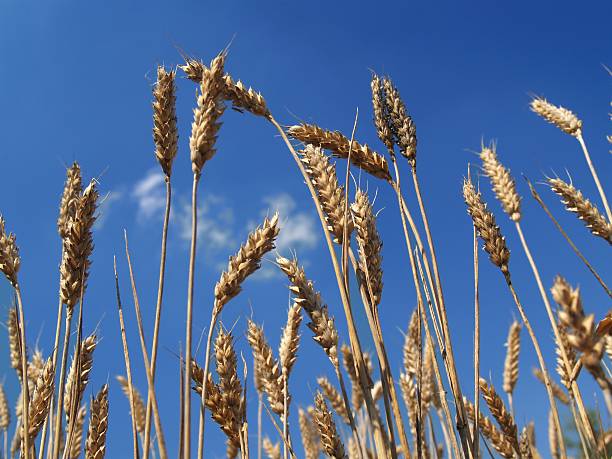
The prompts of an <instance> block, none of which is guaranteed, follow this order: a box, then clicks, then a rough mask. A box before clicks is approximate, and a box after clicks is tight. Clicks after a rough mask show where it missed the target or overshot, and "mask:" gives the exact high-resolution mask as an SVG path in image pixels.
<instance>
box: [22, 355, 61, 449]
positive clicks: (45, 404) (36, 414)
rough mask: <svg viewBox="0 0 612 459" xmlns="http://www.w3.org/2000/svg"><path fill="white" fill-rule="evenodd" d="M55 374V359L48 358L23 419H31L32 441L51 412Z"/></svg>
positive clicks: (30, 434)
mask: <svg viewBox="0 0 612 459" xmlns="http://www.w3.org/2000/svg"><path fill="white" fill-rule="evenodd" d="M54 376H55V372H54V371H53V361H52V359H48V360H47V361H46V362H45V366H44V368H43V371H42V372H41V374H40V375H39V376H38V379H37V380H36V384H35V386H34V390H33V391H32V399H31V400H30V406H29V409H28V415H27V416H22V419H25V418H26V417H27V418H28V419H29V420H30V423H29V430H28V436H29V438H30V440H31V442H32V443H34V439H35V438H36V436H37V435H38V432H40V429H41V428H42V426H43V423H44V422H45V419H46V417H47V415H48V414H49V407H50V406H51V396H52V394H53V390H54V387H55V384H54ZM24 427H25V426H24ZM23 451H27V448H24V449H23Z"/></svg>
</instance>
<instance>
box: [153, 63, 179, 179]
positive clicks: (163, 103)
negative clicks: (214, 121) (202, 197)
mask: <svg viewBox="0 0 612 459" xmlns="http://www.w3.org/2000/svg"><path fill="white" fill-rule="evenodd" d="M175 76H176V72H175V71H174V70H171V71H169V72H168V71H167V70H166V69H165V68H164V67H163V66H161V65H160V66H158V67H157V82H156V84H155V87H154V88H153V140H154V141H155V157H156V158H157V161H158V162H159V165H160V166H161V168H162V169H163V171H164V174H166V176H168V177H170V175H172V163H173V162H174V158H175V157H176V153H177V150H178V129H177V127H176V108H175V106H176V84H175V82H174V78H175Z"/></svg>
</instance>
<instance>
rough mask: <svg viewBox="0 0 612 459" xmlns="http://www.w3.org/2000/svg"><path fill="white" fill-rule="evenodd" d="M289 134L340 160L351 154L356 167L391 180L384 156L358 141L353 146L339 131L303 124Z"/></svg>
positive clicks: (295, 127)
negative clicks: (330, 153) (327, 151)
mask: <svg viewBox="0 0 612 459" xmlns="http://www.w3.org/2000/svg"><path fill="white" fill-rule="evenodd" d="M288 133H289V135H290V136H291V137H293V138H294V139H297V140H299V141H300V142H304V143H305V144H312V145H315V146H317V147H321V148H323V149H325V150H329V151H331V152H332V154H333V155H334V156H337V157H339V158H345V159H346V158H348V157H349V152H350V155H351V162H352V163H353V164H354V165H355V166H357V167H359V168H360V169H363V170H364V171H366V172H368V173H370V174H372V175H373V176H374V177H378V178H380V179H383V180H387V181H388V180H391V175H390V174H389V166H388V165H387V160H386V159H385V158H384V157H383V156H382V155H380V154H378V153H376V152H375V151H373V150H372V149H371V148H370V147H368V146H367V145H365V144H364V145H362V144H360V143H359V142H357V141H356V140H353V143H352V144H351V142H350V140H349V139H348V138H346V137H345V136H344V135H343V134H341V133H340V132H338V131H327V130H325V129H322V128H320V127H319V126H315V125H314V124H305V123H303V124H300V125H296V126H291V127H289V129H288Z"/></svg>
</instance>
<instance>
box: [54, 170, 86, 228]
mask: <svg viewBox="0 0 612 459" xmlns="http://www.w3.org/2000/svg"><path fill="white" fill-rule="evenodd" d="M81 191H82V179H81V168H80V167H79V165H78V163H77V162H76V161H75V162H74V163H72V166H70V167H69V168H68V169H67V170H66V183H65V185H64V191H63V193H62V199H61V201H60V208H59V217H58V218H57V230H58V233H59V235H60V237H61V238H62V239H64V238H65V237H66V236H68V225H69V223H70V221H71V220H72V219H73V218H74V216H75V213H76V206H77V204H78V201H79V196H80V195H81Z"/></svg>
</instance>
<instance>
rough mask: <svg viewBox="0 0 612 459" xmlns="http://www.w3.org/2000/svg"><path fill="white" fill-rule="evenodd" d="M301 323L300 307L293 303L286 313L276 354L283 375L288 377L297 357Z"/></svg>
mask: <svg viewBox="0 0 612 459" xmlns="http://www.w3.org/2000/svg"><path fill="white" fill-rule="evenodd" d="M301 323H302V308H301V307H300V305H299V304H297V303H294V304H293V305H292V306H291V307H290V308H289V312H288V313H287V324H286V325H285V328H284V329H283V335H282V337H281V341H280V346H279V349H278V356H279V360H280V365H281V368H282V369H283V376H284V377H285V379H289V374H290V373H291V369H292V368H293V364H294V363H295V361H296V359H297V352H298V348H299V346H300V334H299V331H300V324H301Z"/></svg>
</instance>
